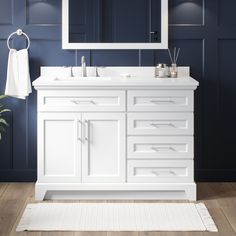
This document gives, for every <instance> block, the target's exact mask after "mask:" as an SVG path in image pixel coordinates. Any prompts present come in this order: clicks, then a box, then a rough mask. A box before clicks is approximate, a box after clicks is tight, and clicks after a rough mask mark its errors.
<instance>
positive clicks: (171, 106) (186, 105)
mask: <svg viewBox="0 0 236 236" xmlns="http://www.w3.org/2000/svg"><path fill="white" fill-rule="evenodd" d="M128 111H193V91H186V90H181V91H180V90H178V91H175V90H151V91H148V90H145V91H128Z"/></svg>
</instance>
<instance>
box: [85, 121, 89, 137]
mask: <svg viewBox="0 0 236 236" xmlns="http://www.w3.org/2000/svg"><path fill="white" fill-rule="evenodd" d="M84 124H85V137H84V139H85V141H87V142H88V141H89V121H88V120H85V122H84Z"/></svg>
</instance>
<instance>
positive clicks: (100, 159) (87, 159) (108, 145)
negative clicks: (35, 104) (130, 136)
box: [38, 112, 126, 183]
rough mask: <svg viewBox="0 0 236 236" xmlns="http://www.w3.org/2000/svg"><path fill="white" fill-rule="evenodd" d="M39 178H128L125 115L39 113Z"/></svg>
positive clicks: (64, 180)
mask: <svg viewBox="0 0 236 236" xmlns="http://www.w3.org/2000/svg"><path fill="white" fill-rule="evenodd" d="M38 132H39V133H38V135H39V142H38V150H39V153H38V154H39V157H40V156H41V157H42V158H40V159H39V160H38V165H39V166H38V170H39V171H38V180H39V181H40V182H46V183H50V182H55V183H70V182H71V183H78V182H80V183H81V182H84V183H91V182H92V183H96V182H98V183H100V182H101V183H112V182H125V165H126V164H125V162H126V159H125V139H126V137H125V115H124V114H120V113H108V114H103V113H61V112H60V113H54V112H53V113H49V112H47V113H39V115H38Z"/></svg>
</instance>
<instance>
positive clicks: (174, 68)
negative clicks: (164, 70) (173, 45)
mask: <svg viewBox="0 0 236 236" xmlns="http://www.w3.org/2000/svg"><path fill="white" fill-rule="evenodd" d="M170 77H171V78H177V77H178V67H177V64H171V67H170Z"/></svg>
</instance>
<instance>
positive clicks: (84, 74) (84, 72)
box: [81, 56, 87, 77]
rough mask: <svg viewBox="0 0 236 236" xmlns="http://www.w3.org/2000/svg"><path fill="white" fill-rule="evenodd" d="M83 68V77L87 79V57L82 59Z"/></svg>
mask: <svg viewBox="0 0 236 236" xmlns="http://www.w3.org/2000/svg"><path fill="white" fill-rule="evenodd" d="M81 68H82V77H87V69H86V60H85V56H82V57H81Z"/></svg>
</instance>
